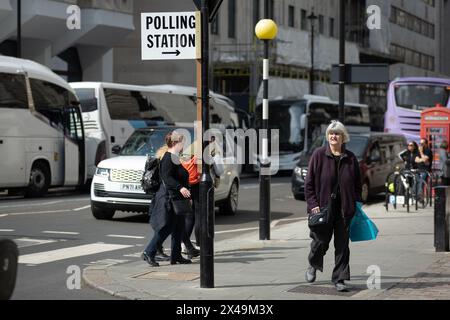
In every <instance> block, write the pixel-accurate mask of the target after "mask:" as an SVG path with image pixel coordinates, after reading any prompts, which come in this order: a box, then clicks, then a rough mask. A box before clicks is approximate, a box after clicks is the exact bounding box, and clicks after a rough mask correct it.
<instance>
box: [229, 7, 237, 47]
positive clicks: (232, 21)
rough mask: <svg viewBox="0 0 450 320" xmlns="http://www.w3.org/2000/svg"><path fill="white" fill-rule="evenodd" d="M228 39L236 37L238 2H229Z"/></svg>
mask: <svg viewBox="0 0 450 320" xmlns="http://www.w3.org/2000/svg"><path fill="white" fill-rule="evenodd" d="M228 37H229V38H235V37H236V0H228Z"/></svg>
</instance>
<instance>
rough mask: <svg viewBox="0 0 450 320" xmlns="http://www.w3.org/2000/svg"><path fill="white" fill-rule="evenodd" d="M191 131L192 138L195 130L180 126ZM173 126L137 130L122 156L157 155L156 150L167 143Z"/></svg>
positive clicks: (126, 143)
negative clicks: (166, 140) (167, 137)
mask: <svg viewBox="0 0 450 320" xmlns="http://www.w3.org/2000/svg"><path fill="white" fill-rule="evenodd" d="M180 129H185V130H188V131H189V134H190V135H191V137H192V138H191V139H193V137H194V130H193V129H192V128H180ZM172 130H173V129H172V128H170V129H169V128H167V129H157V130H138V131H135V132H134V133H133V134H132V135H131V137H130V138H128V140H127V142H125V144H124V145H123V147H122V150H121V151H120V155H121V156H145V155H150V156H154V155H156V152H157V151H158V149H159V148H161V147H162V146H163V145H164V144H165V137H166V135H167V133H169V132H170V131H172Z"/></svg>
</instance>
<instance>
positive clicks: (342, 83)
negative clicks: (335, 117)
mask: <svg viewBox="0 0 450 320" xmlns="http://www.w3.org/2000/svg"><path fill="white" fill-rule="evenodd" d="M345 1H346V0H339V20H340V21H339V121H341V122H342V123H344V118H345V110H344V104H345Z"/></svg>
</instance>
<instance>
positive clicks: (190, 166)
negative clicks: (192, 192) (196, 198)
mask: <svg viewBox="0 0 450 320" xmlns="http://www.w3.org/2000/svg"><path fill="white" fill-rule="evenodd" d="M181 164H182V165H183V167H184V168H185V169H186V170H187V172H188V173H189V185H191V186H192V185H194V184H197V183H199V182H200V174H199V172H198V167H197V157H196V156H192V158H191V159H189V160H188V161H183V162H182V163H181Z"/></svg>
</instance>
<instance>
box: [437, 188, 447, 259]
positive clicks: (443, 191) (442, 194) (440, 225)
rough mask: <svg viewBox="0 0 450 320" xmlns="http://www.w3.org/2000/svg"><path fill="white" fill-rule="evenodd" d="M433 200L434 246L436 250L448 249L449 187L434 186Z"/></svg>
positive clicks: (443, 250)
mask: <svg viewBox="0 0 450 320" xmlns="http://www.w3.org/2000/svg"><path fill="white" fill-rule="evenodd" d="M434 190H435V196H436V198H435V200H434V247H435V248H436V252H445V251H450V248H449V247H450V244H449V220H450V188H449V187H446V186H439V187H435V188H434Z"/></svg>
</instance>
